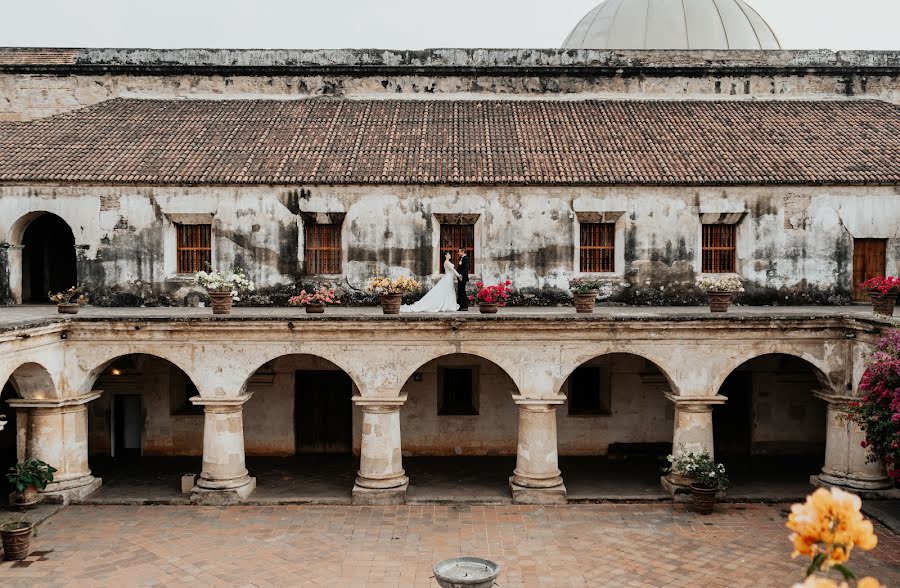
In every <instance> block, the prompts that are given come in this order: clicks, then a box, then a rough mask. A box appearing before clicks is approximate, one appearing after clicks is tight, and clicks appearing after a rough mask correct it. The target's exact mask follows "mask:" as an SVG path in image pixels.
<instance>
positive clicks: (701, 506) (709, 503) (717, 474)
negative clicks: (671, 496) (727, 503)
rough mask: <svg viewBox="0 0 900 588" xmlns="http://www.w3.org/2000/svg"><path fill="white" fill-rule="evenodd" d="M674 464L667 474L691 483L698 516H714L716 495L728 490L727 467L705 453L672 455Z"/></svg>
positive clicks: (686, 452)
mask: <svg viewBox="0 0 900 588" xmlns="http://www.w3.org/2000/svg"><path fill="white" fill-rule="evenodd" d="M669 462H670V463H671V464H672V465H671V467H670V468H669V469H667V470H666V472H667V473H673V472H674V473H677V474H680V475H681V476H684V478H686V479H687V480H689V481H690V488H691V496H692V497H693V499H694V511H695V512H697V513H698V514H703V515H708V514H712V512H713V508H715V505H716V494H717V493H719V492H721V491H723V490H725V489H726V488H728V475H727V474H726V472H725V466H724V465H722V464H720V463H716V462H714V461H713V460H712V458H711V457H710V456H709V453H707V452H705V451H703V452H701V453H694V452H692V451H680V452H679V453H678V454H677V455H674V456H672V455H670V456H669Z"/></svg>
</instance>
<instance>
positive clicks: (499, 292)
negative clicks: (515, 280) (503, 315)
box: [469, 280, 512, 306]
mask: <svg viewBox="0 0 900 588" xmlns="http://www.w3.org/2000/svg"><path fill="white" fill-rule="evenodd" d="M511 285H512V282H510V281H509V280H506V281H505V282H500V283H499V284H497V285H496V286H485V285H484V283H483V282H475V287H476V288H478V293H477V294H475V296H469V300H477V301H478V303H479V304H496V305H497V306H506V299H507V298H509V292H510V289H509V287H510V286H511Z"/></svg>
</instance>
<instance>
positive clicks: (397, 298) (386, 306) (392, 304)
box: [381, 294, 403, 314]
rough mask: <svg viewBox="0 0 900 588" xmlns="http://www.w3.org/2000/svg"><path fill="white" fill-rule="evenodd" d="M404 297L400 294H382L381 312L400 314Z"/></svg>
mask: <svg viewBox="0 0 900 588" xmlns="http://www.w3.org/2000/svg"><path fill="white" fill-rule="evenodd" d="M402 298H403V297H402V296H401V295H400V294H382V295H381V310H382V311H384V314H400V302H401V299H402Z"/></svg>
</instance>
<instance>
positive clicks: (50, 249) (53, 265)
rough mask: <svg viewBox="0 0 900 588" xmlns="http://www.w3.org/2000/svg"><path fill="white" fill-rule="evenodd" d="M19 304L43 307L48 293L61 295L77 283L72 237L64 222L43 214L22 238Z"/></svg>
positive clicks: (33, 222)
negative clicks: (38, 304) (34, 304)
mask: <svg viewBox="0 0 900 588" xmlns="http://www.w3.org/2000/svg"><path fill="white" fill-rule="evenodd" d="M22 245H23V248H22V282H21V284H22V302H24V303H46V302H49V300H48V298H47V293H48V292H52V293H55V292H61V291H62V290H66V289H68V288H70V287H72V286H75V285H76V284H77V283H78V277H77V268H76V261H75V236H74V235H73V234H72V229H71V228H70V227H69V225H68V224H66V221H64V220H63V219H61V218H60V217H58V216H56V215H55V214H51V213H43V214H41V215H40V216H38V217H37V218H35V219H34V220H32V221H31V222H30V223H28V226H27V227H26V228H25V232H24V234H23V236H22Z"/></svg>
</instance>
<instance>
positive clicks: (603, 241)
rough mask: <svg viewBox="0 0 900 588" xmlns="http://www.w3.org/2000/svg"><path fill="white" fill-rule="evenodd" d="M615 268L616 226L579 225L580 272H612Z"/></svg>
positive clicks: (603, 224) (609, 224)
mask: <svg viewBox="0 0 900 588" xmlns="http://www.w3.org/2000/svg"><path fill="white" fill-rule="evenodd" d="M615 267H616V224H615V223H581V264H580V268H581V271H582V272H585V273H600V272H613V271H615Z"/></svg>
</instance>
